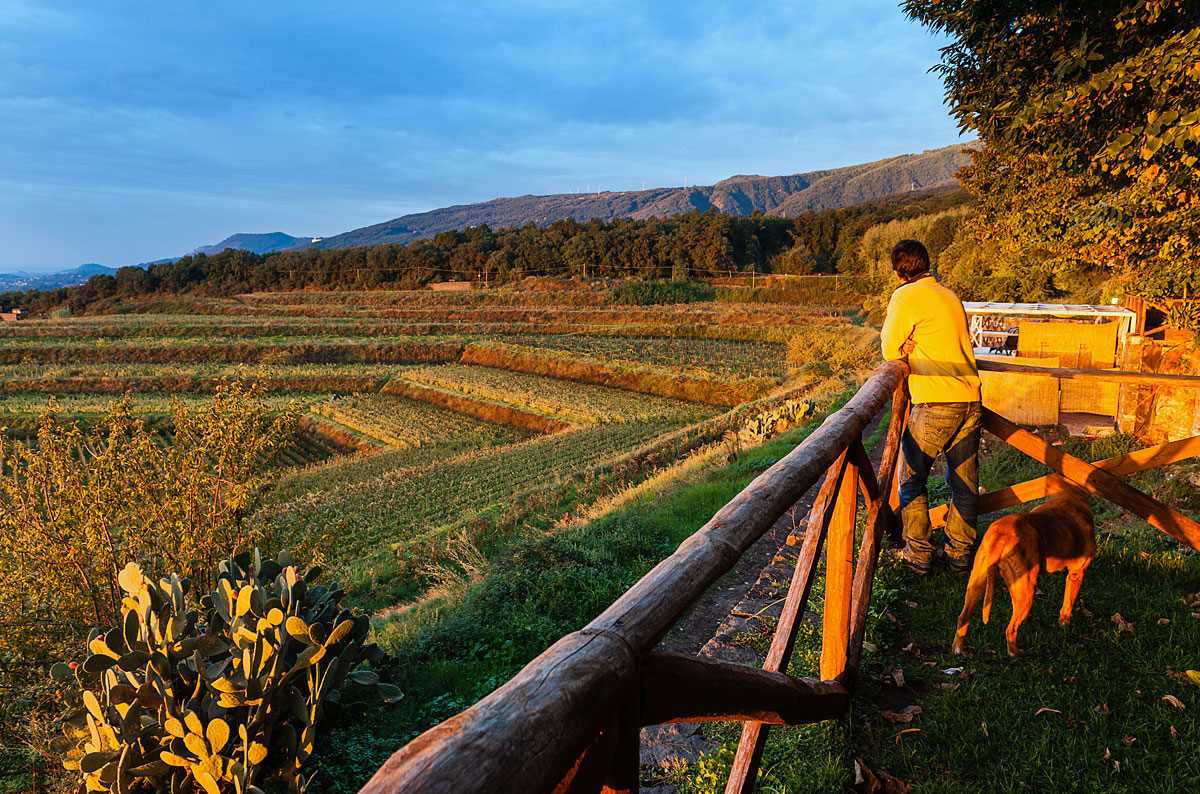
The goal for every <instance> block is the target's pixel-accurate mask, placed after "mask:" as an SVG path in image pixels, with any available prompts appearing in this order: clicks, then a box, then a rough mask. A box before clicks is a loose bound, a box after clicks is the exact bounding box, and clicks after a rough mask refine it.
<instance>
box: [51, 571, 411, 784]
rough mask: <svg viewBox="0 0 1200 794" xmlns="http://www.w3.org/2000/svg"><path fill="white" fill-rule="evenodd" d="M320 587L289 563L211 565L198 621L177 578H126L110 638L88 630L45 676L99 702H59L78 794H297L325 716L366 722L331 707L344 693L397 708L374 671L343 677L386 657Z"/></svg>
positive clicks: (70, 696)
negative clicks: (345, 689) (277, 780)
mask: <svg viewBox="0 0 1200 794" xmlns="http://www.w3.org/2000/svg"><path fill="white" fill-rule="evenodd" d="M319 575H320V569H319V568H313V569H312V570H310V571H309V572H308V573H307V574H306V575H305V576H303V577H301V576H300V575H299V573H298V571H297V569H296V567H295V565H294V564H293V561H292V559H291V556H290V555H288V554H287V553H286V552H283V553H281V554H280V555H279V557H278V558H277V559H275V560H270V559H266V560H264V559H262V557H261V556H260V555H259V553H258V551H257V550H256V551H255V552H254V554H253V556H251V555H250V554H242V555H240V556H238V557H234V558H231V559H229V560H225V561H222V562H221V563H220V566H219V574H218V576H217V579H216V588H215V589H214V590H213V591H212V592H211V593H209V594H208V595H206V596H204V598H202V599H201V604H202V606H203V607H204V609H205V612H206V614H205V618H204V620H203V621H200V619H199V614H198V613H197V611H196V610H188V609H187V602H186V599H185V596H186V595H187V592H188V589H189V587H190V584H191V583H190V581H189V580H188V579H180V578H179V576H178V575H176V574H171V576H170V577H169V578H165V579H161V580H160V581H158V582H155V581H153V580H152V579H150V578H149V577H147V576H145V575H143V573H142V571H141V569H140V568H139V567H138V566H137V564H136V563H129V564H128V565H127V566H125V568H124V569H123V570H122V571H121V573H120V576H119V584H120V587H121V590H122V591H123V594H124V597H123V601H122V605H121V615H120V622H119V623H118V625H117V627H116V628H113V629H110V630H109V631H107V632H105V633H101V632H100V631H99V630H98V629H93V630H92V633H91V635H90V637H89V640H88V651H89V652H90V655H89V656H88V657H87V658H86V660H85V661H84V662H83V664H82V665H79V666H74V665H67V664H64V663H61V662H60V663H58V664H56V665H55V666H54V667H53V668H52V669H51V675H52V676H53V677H54V678H55V680H57V681H59V682H62V683H64V684H66V685H67V686H68V687H70V684H71V683H72V682H73V681H74V682H76V683H78V684H81V685H84V684H87V683H93V682H96V680H97V678H98V679H99V680H98V683H99V697H97V695H96V693H95V692H93V691H92V689H89V688H79V689H75V688H73V687H71V688H70V689H68V690H67V691H66V692H65V693H64V697H65V699H66V700H67V703H68V705H69V706H70V707H71V710H70V712H69V713H68V715H67V716H66V718H65V727H64V732H65V735H66V737H67V739H68V740H69V741H70V742H72V743H73V744H74V747H73V748H72V749H71V750H70V752H69V753H68V755H67V759H66V761H65V762H64V766H66V767H67V768H68V769H71V770H76V771H77V772H78V773H79V775H80V778H81V781H82V782H81V786H80V790H81V791H113V792H117V791H119V792H134V791H168V790H169V791H186V790H197V791H199V790H202V791H204V792H206V794H220V792H222V791H225V792H230V791H233V792H238V794H242V792H257V791H258V789H257V788H256V787H255V785H254V784H255V783H256V782H257V781H259V780H260V779H262V778H264V777H267V776H270V775H279V776H282V777H283V778H285V779H286V780H288V781H289V784H290V786H291V787H292V788H294V789H296V790H300V791H303V789H304V787H305V783H306V781H305V780H304V778H303V777H302V776H301V774H300V773H301V769H302V768H303V765H304V763H305V761H307V760H308V758H309V756H310V755H311V754H312V752H313V749H314V743H315V740H316V729H317V724H318V723H319V722H320V721H321V719H322V717H323V716H325V715H326V714H327V713H329V712H332V711H348V712H351V713H357V714H361V713H362V712H364V711H365V710H366V704H365V703H362V702H356V703H345V704H344V703H342V698H341V693H340V692H339V687H340V686H341V685H342V684H343V683H344V681H346V680H347V679H349V680H350V681H353V682H355V683H357V684H361V685H366V686H371V687H374V688H376V689H377V690H378V691H379V693H380V694H381V695H383V696H384V697H385V698H386V699H387V700H388V701H389V702H394V701H395V700H398V699H399V698H400V696H401V694H400V690H399V689H398V688H397V687H395V686H392V685H390V684H381V683H380V682H379V676H378V675H376V674H375V673H373V672H371V671H366V670H363V671H353V668H354V667H355V666H356V665H357V664H358V663H359V662H360V661H362V660H364V659H367V660H371V661H374V662H378V661H380V660H382V658H383V652H382V651H380V650H379V648H377V647H376V646H375V645H374V644H369V645H368V644H364V640H365V639H366V636H367V633H368V631H369V629H370V622H369V621H368V619H367V617H366V616H365V615H360V616H358V617H354V616H352V615H351V614H350V612H349V610H346V609H342V608H341V606H340V602H341V599H342V597H343V595H344V593H343V591H341V590H338V589H336V585H334V586H332V587H329V588H327V587H325V586H323V585H314V584H313V583H314V582H315V581H316V579H317V577H318V576H319Z"/></svg>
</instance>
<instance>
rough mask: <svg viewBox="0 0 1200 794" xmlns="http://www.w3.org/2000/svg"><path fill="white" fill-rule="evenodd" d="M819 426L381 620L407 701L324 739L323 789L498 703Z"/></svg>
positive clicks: (521, 552) (345, 782) (504, 560)
mask: <svg viewBox="0 0 1200 794" xmlns="http://www.w3.org/2000/svg"><path fill="white" fill-rule="evenodd" d="M816 426H817V423H816V422H813V423H811V424H809V425H807V426H806V427H803V428H799V429H797V430H794V431H790V432H789V433H787V434H785V435H784V436H782V437H781V438H780V439H778V440H776V441H774V442H772V443H770V444H768V445H766V446H764V447H762V448H760V449H759V450H757V451H756V452H755V453H754V455H753V456H744V458H743V460H741V461H740V462H738V463H734V464H732V465H729V466H720V467H715V468H711V469H708V470H704V471H702V472H699V473H696V474H693V475H692V476H691V477H690V478H689V479H688V480H687V481H686V482H685V483H683V484H679V483H676V484H674V485H672V486H667V487H666V489H665V490H662V491H659V492H656V493H649V494H646V495H644V496H642V497H641V498H638V499H637V500H635V501H633V502H631V503H629V504H626V505H623V506H622V507H619V508H617V509H615V510H613V511H612V512H610V513H608V514H607V515H605V516H603V517H601V518H598V519H596V520H594V521H591V522H589V523H587V524H584V525H582V526H575V527H571V528H569V529H566V530H562V531H558V532H552V533H550V534H547V535H542V536H539V537H535V538H533V539H527V540H525V541H521V542H518V543H516V544H515V545H514V546H513V547H511V548H510V549H509V550H508V551H507V552H506V553H505V554H503V555H501V556H500V557H498V558H497V559H495V560H494V561H493V562H492V563H491V565H490V567H489V568H488V569H487V571H486V575H484V576H483V577H482V578H480V579H479V580H477V581H476V582H475V583H474V584H473V585H471V586H470V587H469V589H468V590H467V591H466V593H465V595H462V596H460V597H458V598H454V597H446V598H444V599H443V600H441V601H439V602H430V603H426V604H424V605H422V606H421V607H419V608H415V609H412V610H406V611H402V612H398V613H393V614H391V615H389V616H387V617H383V618H379V619H377V620H375V621H374V629H375V638H376V641H378V642H379V643H380V644H381V645H383V646H384V647H385V648H386V649H387V650H388V651H389V652H390V653H392V654H393V655H394V660H393V662H392V666H391V667H389V668H388V673H389V674H390V675H391V676H393V678H394V680H395V681H396V683H398V684H399V685H400V686H401V687H402V688H403V689H404V690H405V693H406V697H405V699H404V700H403V701H401V703H400V705H399V706H398V707H397V708H395V709H393V710H392V711H390V712H372V713H371V715H369V717H368V719H367V720H366V721H365V722H363V723H360V724H358V725H347V726H344V727H343V728H342V729H341V730H340V731H338V732H337V733H335V734H334V735H333V736H331V737H330V739H329V741H328V742H324V743H323V744H322V745H321V746H322V749H321V750H320V753H321V757H320V758H319V759H318V763H319V768H320V771H319V773H318V779H317V780H316V781H315V782H314V786H315V787H316V788H318V789H319V790H322V791H330V792H342V791H355V790H357V789H358V787H359V786H361V784H362V783H363V782H364V781H365V779H366V776H368V775H370V774H371V773H373V772H374V770H375V768H377V767H378V766H379V765H380V764H381V763H383V761H384V760H386V758H387V756H388V755H390V754H391V752H393V751H394V750H395V749H396V748H397V747H399V746H400V745H401V744H403V743H404V742H405V741H407V740H409V739H411V738H413V737H414V736H416V735H417V734H418V733H420V732H421V731H423V730H425V729H427V728H429V727H432V726H433V725H435V724H437V723H438V722H440V721H442V720H443V719H445V718H447V717H449V716H451V715H453V714H455V713H457V712H458V711H461V710H462V709H464V708H466V707H467V706H469V705H470V704H471V703H473V702H475V701H476V700H478V699H479V698H481V697H483V696H485V695H487V694H488V693H489V692H491V691H492V690H493V689H495V688H496V687H498V686H499V685H500V684H502V683H503V682H504V681H506V680H508V679H509V678H510V677H512V675H514V674H515V673H516V672H517V671H518V670H519V669H520V668H521V667H522V666H524V665H525V664H526V663H527V662H528V661H529V660H531V659H532V658H533V657H534V656H536V655H537V654H538V653H540V652H541V651H542V650H544V649H545V648H546V647H547V646H549V645H550V644H551V643H552V642H553V641H554V640H556V639H558V638H559V637H561V636H563V635H564V634H567V633H569V632H571V631H575V630H577V629H579V628H581V627H582V626H583V625H584V624H586V623H587V621H589V620H590V619H591V618H593V617H594V616H595V615H597V614H599V612H600V611H601V610H603V609H604V607H606V606H608V604H610V603H612V601H614V600H615V599H616V598H617V597H618V596H619V595H620V594H621V593H623V592H624V591H625V590H627V589H628V588H629V587H630V586H631V585H632V584H633V583H634V582H636V581H637V580H638V579H639V578H641V576H643V575H644V574H645V573H646V572H647V571H649V570H650V568H651V567H653V566H654V565H655V564H656V563H657V562H658V561H659V560H661V559H662V558H663V557H665V556H667V555H669V554H670V553H671V552H672V551H674V549H675V547H676V546H678V544H679V543H680V542H681V541H682V540H684V539H685V538H687V537H688V536H690V535H691V534H692V533H693V532H695V530H696V529H698V528H699V527H700V526H702V525H703V524H704V523H705V522H706V521H708V519H709V518H711V517H712V515H713V514H714V513H715V512H716V511H717V510H718V509H720V508H721V507H722V506H723V505H724V504H725V503H726V502H728V501H729V500H730V499H731V498H733V496H735V495H736V494H737V493H738V492H739V491H741V489H742V488H744V487H745V486H746V485H747V484H748V483H749V482H750V480H751V479H753V477H754V476H756V475H757V474H758V473H759V472H760V471H761V470H762V469H763V468H766V467H767V466H769V465H770V464H771V463H773V462H774V461H775V460H778V459H779V458H781V457H783V456H784V455H785V454H786V453H787V452H788V451H790V450H791V449H793V448H794V447H795V446H796V445H797V444H798V443H799V442H800V440H802V438H803V437H804V436H806V435H807V433H808V432H810V431H811V429H813V428H815V427H816ZM747 458H752V459H753V460H755V461H757V464H756V465H748V464H747V460H746V459H747ZM718 586H719V585H718Z"/></svg>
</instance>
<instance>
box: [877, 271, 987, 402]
mask: <svg viewBox="0 0 1200 794" xmlns="http://www.w3.org/2000/svg"><path fill="white" fill-rule="evenodd" d="M909 337H912V339H913V341H915V342H916V343H917V347H916V349H915V350H913V352H911V353H909V354H908V366H909V369H910V370H911V371H912V375H911V376H910V377H909V379H908V385H909V393H910V394H911V395H912V401H913V402H914V403H952V402H976V401H978V400H979V399H980V396H979V370H978V368H977V367H976V365H975V351H974V350H973V349H972V348H971V334H970V332H969V330H968V329H967V314H966V312H965V311H963V305H962V301H960V300H959V299H958V296H957V295H955V294H954V293H953V292H951V291H950V290H948V289H946V288H945V287H943V286H942V285H941V284H939V283H937V281H935V280H934V278H933V277H932V276H926V277H925V278H921V279H918V280H917V281H912V282H909V283H908V284H903V285H901V286H900V287H898V288H897V289H896V291H895V292H893V293H892V299H891V301H890V302H889V303H888V310H887V317H886V318H885V319H884V321H883V330H882V331H881V332H880V340H881V342H882V344H883V357H884V358H885V359H887V360H888V361H893V360H895V359H899V358H904V354H903V353H901V352H900V346H901V345H902V344H904V342H905V340H907V339H908V338H909Z"/></svg>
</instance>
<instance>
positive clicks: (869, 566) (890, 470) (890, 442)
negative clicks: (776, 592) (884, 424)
mask: <svg viewBox="0 0 1200 794" xmlns="http://www.w3.org/2000/svg"><path fill="white" fill-rule="evenodd" d="M907 413H908V396H907V395H906V394H905V393H904V389H903V388H900V389H897V390H896V393H895V395H894V396H893V397H892V417H891V421H890V422H889V424H888V434H887V440H886V441H885V442H884V446H883V458H882V460H881V461H880V465H879V494H878V496H877V497H876V498H875V501H874V502H873V503H872V504H871V509H870V511H869V514H868V515H867V526H866V529H865V530H864V531H863V539H862V546H860V547H859V550H858V565H857V567H855V569H854V597H853V606H852V610H853V611H852V614H851V615H850V641H849V643H848V646H847V649H846V673H847V676H848V677H850V678H853V677H854V676H857V675H858V664H859V661H860V660H861V659H862V643H863V636H864V635H865V634H866V630H867V611H868V609H870V606H871V583H872V582H874V581H875V569H876V567H877V566H878V563H879V547H880V546H881V545H882V543H883V533H884V531H885V530H886V529H887V527H888V525H889V524H890V523H893V518H894V516H893V513H892V507H891V496H892V493H893V492H894V491H895V490H896V486H895V478H896V468H897V465H898V464H899V459H900V438H901V436H903V435H904V423H905V419H906V416H907ZM862 455H863V457H865V456H866V450H862ZM862 465H863V466H864V467H865V466H869V465H870V464H869V463H867V462H864V463H863V464H862Z"/></svg>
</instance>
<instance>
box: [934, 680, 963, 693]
mask: <svg viewBox="0 0 1200 794" xmlns="http://www.w3.org/2000/svg"><path fill="white" fill-rule="evenodd" d="M959 686H960V684H951V683H950V682H948V681H943V682H942V683H940V684H938V689H944V690H946V691H947V692H953V691H954V690H956V689H958V687H959Z"/></svg>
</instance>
